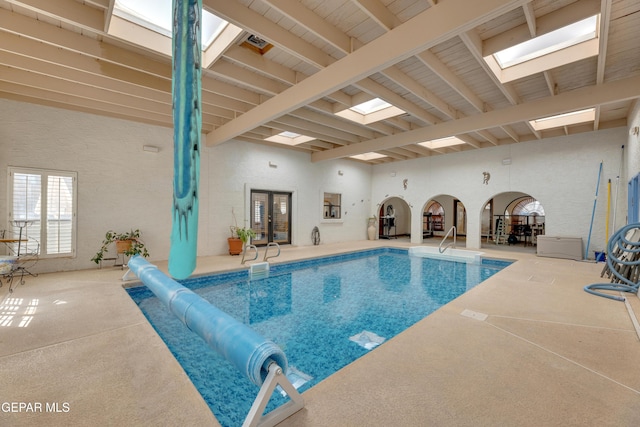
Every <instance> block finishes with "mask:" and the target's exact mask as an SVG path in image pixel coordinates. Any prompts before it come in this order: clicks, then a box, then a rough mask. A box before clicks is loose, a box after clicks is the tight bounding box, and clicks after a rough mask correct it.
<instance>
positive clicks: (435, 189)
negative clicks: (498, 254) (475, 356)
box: [372, 128, 628, 255]
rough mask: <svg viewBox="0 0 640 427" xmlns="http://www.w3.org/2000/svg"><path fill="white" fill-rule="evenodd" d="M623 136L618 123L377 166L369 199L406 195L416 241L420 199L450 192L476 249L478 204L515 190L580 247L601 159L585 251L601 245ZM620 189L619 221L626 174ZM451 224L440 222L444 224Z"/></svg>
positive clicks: (550, 228) (551, 229) (555, 231)
mask: <svg viewBox="0 0 640 427" xmlns="http://www.w3.org/2000/svg"><path fill="white" fill-rule="evenodd" d="M627 136H628V131H627V130H626V129H625V128H615V129H609V130H603V131H598V132H590V133H582V134H579V135H575V136H565V137H559V138H552V139H548V140H544V141H533V142H527V143H519V144H513V145H506V146H500V147H493V148H487V149H483V150H472V151H465V152H460V153H455V154H450V155H446V156H433V157H429V158H421V159H415V160H410V161H406V162H402V163H390V164H384V165H378V166H375V167H374V172H373V189H374V193H373V196H372V200H373V205H374V206H375V204H376V203H380V202H381V201H383V200H386V199H387V198H389V197H393V196H396V197H402V198H403V199H404V200H405V201H407V203H408V204H409V205H410V206H411V213H412V214H411V217H412V241H414V242H416V243H418V242H420V240H421V236H422V234H421V228H422V224H421V212H422V209H423V208H424V205H425V203H426V202H427V201H428V200H429V199H431V198H433V197H436V196H439V195H449V196H452V197H454V198H457V199H458V200H460V201H461V202H462V203H463V204H464V206H465V208H466V211H467V221H468V222H467V246H468V247H470V248H479V247H480V221H481V212H482V208H483V207H484V205H485V204H486V203H487V201H489V200H490V199H491V198H492V197H494V196H496V195H499V194H501V193H504V192H510V191H518V192H523V193H526V194H529V195H531V196H533V197H535V198H536V199H537V200H539V201H540V202H541V203H542V204H543V206H544V209H545V212H546V233H547V234H548V235H554V236H567V237H574V236H575V237H582V238H583V241H584V244H585V246H586V243H587V240H588V235H589V228H590V223H591V214H592V211H593V204H594V196H595V191H596V183H597V179H598V170H599V165H600V162H601V161H602V162H603V172H602V176H601V178H600V186H599V189H598V190H599V191H598V192H599V196H598V200H597V206H596V215H595V219H594V225H593V231H592V235H591V240H590V252H592V251H591V250H592V249H593V250H602V249H603V248H604V245H605V217H606V204H607V203H606V200H607V189H606V187H607V181H608V180H609V179H611V180H612V182H613V183H614V185H615V180H616V176H617V175H618V171H619V167H620V161H621V155H620V147H621V145H622V144H624V143H625V141H626V140H627ZM507 158H508V159H511V164H510V165H503V164H502V160H503V159H507ZM483 172H489V173H490V174H491V178H490V180H489V183H488V184H487V185H485V184H483ZM394 173H395V176H394ZM404 179H408V183H409V185H408V188H407V189H406V190H405V189H404V188H403V185H402V182H403V180H404ZM619 189H620V192H619V199H618V221H617V222H618V227H619V226H621V225H622V224H623V223H624V220H625V216H626V176H625V177H623V178H622V179H621V183H620V188H619ZM445 209H448V211H446V212H445V217H448V218H451V216H452V214H453V212H452V206H445ZM612 209H613V207H612ZM494 213H495V212H494ZM450 225H451V224H450V222H447V223H446V227H447V228H448V227H450ZM591 255H592V253H591Z"/></svg>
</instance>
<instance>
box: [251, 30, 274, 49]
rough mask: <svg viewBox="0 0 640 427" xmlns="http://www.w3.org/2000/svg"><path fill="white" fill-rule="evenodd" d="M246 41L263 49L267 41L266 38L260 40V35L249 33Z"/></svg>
mask: <svg viewBox="0 0 640 427" xmlns="http://www.w3.org/2000/svg"><path fill="white" fill-rule="evenodd" d="M247 43H249V44H250V45H252V46H255V47H257V48H258V49H264V48H265V47H266V46H267V45H268V44H269V43H268V42H267V41H266V40H262V39H261V38H260V37H258V36H256V35H254V34H251V35H250V36H249V37H248V38H247Z"/></svg>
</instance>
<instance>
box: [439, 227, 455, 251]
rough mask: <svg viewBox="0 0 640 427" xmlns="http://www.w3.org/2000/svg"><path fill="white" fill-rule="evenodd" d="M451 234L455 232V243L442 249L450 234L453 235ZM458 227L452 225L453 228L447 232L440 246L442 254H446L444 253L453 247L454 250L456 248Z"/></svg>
mask: <svg viewBox="0 0 640 427" xmlns="http://www.w3.org/2000/svg"><path fill="white" fill-rule="evenodd" d="M451 232H453V243H449V244H448V245H447V246H445V247H444V249H443V248H442V245H443V244H444V242H445V241H446V240H447V237H449V234H451ZM456 235H457V233H456V226H455V225H452V226H451V228H450V229H449V231H447V234H445V235H444V237H443V238H442V241H441V242H440V246H438V251H439V252H440V253H444V251H446V250H447V249H448V248H450V247H453V248H454V249H455V248H456Z"/></svg>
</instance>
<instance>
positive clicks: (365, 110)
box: [350, 98, 392, 114]
mask: <svg viewBox="0 0 640 427" xmlns="http://www.w3.org/2000/svg"><path fill="white" fill-rule="evenodd" d="M389 107H392V105H391V104H389V103H388V102H387V101H384V100H382V99H380V98H373V99H371V100H369V101H366V102H363V103H362V104H358V105H355V106H353V107H351V108H350V110H352V111H355V112H356V113H360V114H371V113H375V112H376V111H380V110H382V109H384V108H389Z"/></svg>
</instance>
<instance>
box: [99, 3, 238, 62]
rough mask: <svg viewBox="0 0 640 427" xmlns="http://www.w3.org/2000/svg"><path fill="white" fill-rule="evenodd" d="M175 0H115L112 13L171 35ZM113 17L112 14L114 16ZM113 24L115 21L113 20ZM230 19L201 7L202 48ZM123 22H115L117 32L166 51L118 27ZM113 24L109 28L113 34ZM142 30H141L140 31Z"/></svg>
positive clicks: (209, 42)
mask: <svg viewBox="0 0 640 427" xmlns="http://www.w3.org/2000/svg"><path fill="white" fill-rule="evenodd" d="M171 9H172V0H116V1H115V4H114V7H113V15H114V16H116V17H118V18H121V19H123V20H125V21H128V22H130V23H133V24H135V25H136V26H139V27H142V28H145V29H147V30H150V31H153V32H155V33H158V34H161V35H162V36H165V37H168V38H171V35H172V13H171ZM112 19H113V18H112ZM112 24H113V22H112ZM227 25H228V23H227V21H225V20H224V19H221V18H219V17H217V16H215V15H213V14H212V13H210V12H207V11H206V10H203V11H202V40H201V41H202V50H206V49H207V48H208V47H209V46H210V45H211V43H213V42H214V40H215V39H216V37H217V36H218V35H219V34H220V33H221V32H222V31H223V30H224V29H225V27H227ZM120 27H121V26H120V25H117V24H116V25H113V31H115V32H116V34H114V35H117V36H120V37H122V38H125V39H128V40H129V41H131V42H134V43H137V44H140V45H143V46H145V47H150V48H152V49H155V50H158V51H159V52H161V53H166V52H165V50H166V48H164V47H160V48H155V47H154V46H153V45H150V44H151V43H150V42H148V41H146V42H145V41H143V40H140V38H141V37H140V36H134V38H136V39H135V40H133V39H131V36H132V32H131V31H123V30H118V29H119V28H120ZM113 31H112V26H111V25H110V28H109V32H110V33H112V34H113ZM138 34H139V32H138Z"/></svg>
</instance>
